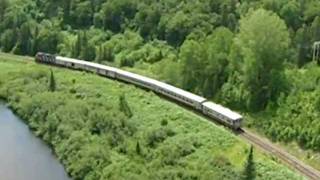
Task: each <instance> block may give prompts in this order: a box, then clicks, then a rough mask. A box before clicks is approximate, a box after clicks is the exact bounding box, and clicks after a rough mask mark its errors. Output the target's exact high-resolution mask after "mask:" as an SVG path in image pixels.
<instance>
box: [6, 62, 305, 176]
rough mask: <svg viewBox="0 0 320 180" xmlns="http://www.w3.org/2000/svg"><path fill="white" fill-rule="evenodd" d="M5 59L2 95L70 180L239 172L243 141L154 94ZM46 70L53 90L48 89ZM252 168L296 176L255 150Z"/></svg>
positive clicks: (245, 149)
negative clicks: (55, 158)
mask: <svg viewBox="0 0 320 180" xmlns="http://www.w3.org/2000/svg"><path fill="white" fill-rule="evenodd" d="M10 58H12V57H10ZM3 59H6V57H5V56H0V76H1V77H3V78H1V79H0V97H4V98H6V99H7V100H8V102H9V103H10V107H12V108H13V109H14V110H15V112H16V113H17V114H18V115H19V116H21V117H22V118H23V119H24V120H25V122H26V123H27V124H28V126H29V127H30V128H31V129H33V131H34V133H35V134H36V135H37V136H39V137H41V138H42V139H43V140H44V141H45V142H47V143H48V144H50V145H51V146H52V147H53V149H54V151H55V152H56V154H57V156H58V158H59V160H60V161H61V162H62V163H63V164H64V166H65V167H66V170H67V172H68V173H69V174H70V175H71V176H72V178H74V179H128V178H130V179H168V178H180V179H183V178H184V179H192V178H198V179H212V178H216V179H234V178H235V177H242V176H243V173H244V172H245V171H244V169H245V164H246V159H247V156H248V149H249V146H248V144H246V143H245V142H243V141H241V140H240V139H239V138H238V137H236V136H235V135H233V134H232V133H230V132H229V131H228V130H226V129H224V128H223V127H220V126H217V125H215V124H212V123H209V122H208V121H206V120H205V119H203V118H201V117H199V116H197V115H195V114H193V113H192V112H189V111H187V110H185V109H183V108H182V107H180V106H178V105H176V104H173V103H171V102H168V101H165V100H163V99H161V98H160V97H158V96H157V95H155V94H154V93H152V92H146V91H144V90H141V89H139V88H136V87H134V86H132V85H128V84H123V83H120V82H116V81H112V80H108V79H105V78H102V77H98V76H96V75H93V74H88V73H84V72H75V71H70V70H66V69H58V68H54V67H49V66H44V65H37V64H34V63H33V62H31V61H30V60H29V61H21V60H18V61H15V60H13V59H14V58H13V59H12V60H3ZM17 59H21V58H20V57H17ZM22 59H23V58H22ZM50 69H52V70H53V74H54V79H55V82H56V88H55V90H54V91H49V89H48V86H49V81H50ZM120 97H122V98H120ZM123 97H124V98H123ZM120 99H124V100H123V102H125V103H123V102H122V103H120ZM121 104H122V105H121ZM123 104H126V108H125V109H128V108H129V109H130V111H131V112H132V116H128V114H127V113H125V112H124V111H123V109H124V108H123V107H122V106H123ZM121 107H122V108H121ZM142 107H143V108H142ZM254 167H255V172H254V173H255V175H256V176H257V178H258V179H259V178H260V179H275V178H277V179H279V178H281V179H302V178H301V177H300V176H299V175H297V174H296V173H294V172H292V171H290V170H289V169H288V168H286V167H285V166H283V165H281V164H278V163H277V162H276V161H273V160H272V159H271V158H270V157H268V156H265V155H263V154H261V153H260V152H259V151H255V153H254Z"/></svg>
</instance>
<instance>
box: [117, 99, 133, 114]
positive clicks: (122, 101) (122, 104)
mask: <svg viewBox="0 0 320 180" xmlns="http://www.w3.org/2000/svg"><path fill="white" fill-rule="evenodd" d="M119 101H120V111H122V112H123V113H124V114H125V115H126V116H127V117H129V118H130V117H132V112H131V109H130V107H129V104H128V102H127V100H126V97H125V95H124V94H122V95H121V96H120V97H119Z"/></svg>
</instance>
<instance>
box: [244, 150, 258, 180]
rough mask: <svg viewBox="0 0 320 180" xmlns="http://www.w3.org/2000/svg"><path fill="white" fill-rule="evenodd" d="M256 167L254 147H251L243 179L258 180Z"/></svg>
mask: <svg viewBox="0 0 320 180" xmlns="http://www.w3.org/2000/svg"><path fill="white" fill-rule="evenodd" d="M255 171H256V170H255V165H254V160H253V147H252V146H251V147H250V150H249V154H248V158H247V162H246V166H245V168H244V172H243V179H245V180H250V179H255V178H256V172H255Z"/></svg>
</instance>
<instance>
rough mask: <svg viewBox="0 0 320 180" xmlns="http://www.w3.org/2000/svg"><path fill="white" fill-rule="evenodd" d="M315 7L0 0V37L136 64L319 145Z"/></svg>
mask: <svg viewBox="0 0 320 180" xmlns="http://www.w3.org/2000/svg"><path fill="white" fill-rule="evenodd" d="M319 9H320V1H319V0H241V1H240V0H188V1H187V0H158V1H151V0H56V1H48V0H0V34H1V37H0V47H1V50H2V51H3V52H10V53H14V54H18V55H28V56H34V55H35V53H36V52H38V51H43V52H48V53H53V54H59V55H62V56H68V57H74V58H80V59H84V60H88V61H95V62H98V63H103V64H108V65H112V66H117V67H121V68H125V69H129V70H132V71H137V72H139V73H141V74H146V75H148V76H151V77H155V78H157V79H160V80H163V81H165V82H168V83H170V84H173V85H176V86H178V87H181V88H183V89H185V90H188V91H191V92H194V93H197V94H199V95H203V96H205V97H207V98H209V99H212V100H214V101H215V102H218V103H221V104H224V105H225V106H227V107H230V108H232V109H234V110H238V111H240V112H242V113H243V114H246V115H247V116H248V117H247V119H248V121H247V122H246V123H247V124H246V125H247V126H249V127H251V126H253V127H254V128H257V129H258V130H259V131H261V132H263V133H264V134H266V135H267V136H269V137H270V138H272V139H273V140H276V141H282V142H297V143H298V144H299V145H300V146H301V147H303V148H307V149H311V150H315V151H320V124H319V123H318V119H319V117H320V68H319V67H318V64H317V63H316V62H312V45H313V43H314V42H315V41H320V11H319Z"/></svg>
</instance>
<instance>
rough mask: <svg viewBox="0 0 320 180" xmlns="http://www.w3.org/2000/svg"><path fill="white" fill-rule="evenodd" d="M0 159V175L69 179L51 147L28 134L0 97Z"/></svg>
mask: <svg viewBox="0 0 320 180" xmlns="http://www.w3.org/2000/svg"><path fill="white" fill-rule="evenodd" d="M0 159H1V161H0V177H1V179H6V180H26V179H30V180H31V179H32V180H43V179H46V180H57V179H59V180H69V177H68V175H67V173H66V172H65V171H64V168H63V166H62V165H61V164H60V163H59V161H58V160H57V159H56V157H55V156H54V155H53V154H52V150H51V149H50V148H49V147H48V146H47V145H46V144H45V143H43V142H42V141H41V140H40V139H39V138H37V137H35V136H34V135H33V134H32V132H31V131H30V130H29V129H28V127H27V126H26V125H25V124H24V123H23V122H22V121H21V120H20V119H19V118H18V117H16V116H15V115H14V114H13V112H12V111H11V110H10V109H9V108H8V107H7V106H6V105H5V103H4V101H0ZM35 169H36V170H37V171H35Z"/></svg>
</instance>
